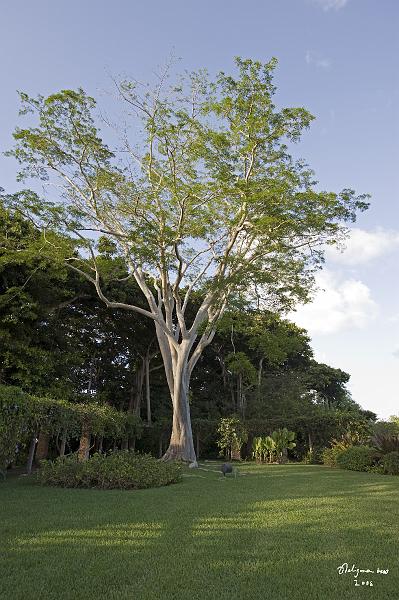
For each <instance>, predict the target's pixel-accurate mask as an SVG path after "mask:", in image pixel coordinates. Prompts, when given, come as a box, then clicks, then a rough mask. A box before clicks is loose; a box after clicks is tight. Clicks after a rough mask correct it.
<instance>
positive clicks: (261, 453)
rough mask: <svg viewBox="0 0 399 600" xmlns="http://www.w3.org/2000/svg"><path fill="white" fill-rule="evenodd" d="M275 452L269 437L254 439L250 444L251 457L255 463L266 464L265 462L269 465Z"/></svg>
mask: <svg viewBox="0 0 399 600" xmlns="http://www.w3.org/2000/svg"><path fill="white" fill-rule="evenodd" d="M275 451H276V445H275V442H274V440H273V438H272V437H270V435H266V436H264V437H256V438H254V441H253V444H252V456H253V458H255V460H256V461H257V462H266V460H267V461H268V462H269V463H271V462H272V460H273V456H274V454H275Z"/></svg>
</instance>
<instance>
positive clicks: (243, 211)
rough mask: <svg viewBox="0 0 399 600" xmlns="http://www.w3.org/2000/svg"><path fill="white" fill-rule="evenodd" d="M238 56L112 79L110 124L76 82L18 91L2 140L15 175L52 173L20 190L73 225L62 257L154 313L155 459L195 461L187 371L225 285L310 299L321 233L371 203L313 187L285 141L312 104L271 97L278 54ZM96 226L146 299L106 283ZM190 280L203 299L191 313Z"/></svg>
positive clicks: (24, 205)
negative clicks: (161, 394) (44, 191)
mask: <svg viewBox="0 0 399 600" xmlns="http://www.w3.org/2000/svg"><path fill="white" fill-rule="evenodd" d="M236 67H237V70H236V74H235V75H227V74H225V73H220V74H219V75H218V76H217V77H216V79H215V80H213V81H211V80H210V79H209V77H208V76H207V74H206V73H203V72H201V73H197V74H191V75H189V76H186V77H185V78H183V79H182V80H181V81H179V83H178V84H177V85H173V86H169V85H166V83H165V78H164V77H162V78H161V83H160V85H159V86H156V88H155V89H154V90H153V91H150V89H149V88H148V87H147V88H146V87H145V88H142V87H141V85H140V84H138V83H136V82H131V81H121V82H116V89H117V93H118V96H119V99H120V100H121V101H122V102H123V103H124V106H125V108H126V109H127V110H126V111H125V113H124V123H123V125H122V126H121V127H120V128H119V129H118V127H116V126H115V122H114V120H110V119H108V120H106V119H102V121H101V119H100V121H99V120H98V117H97V115H96V103H95V101H94V99H93V98H91V97H89V96H88V95H86V93H85V92H84V91H83V90H78V91H71V90H63V91H61V92H59V93H56V94H54V95H52V96H49V97H48V98H44V97H38V98H30V97H29V96H28V95H26V94H21V100H22V111H21V112H22V113H33V114H32V115H31V116H30V118H31V119H33V122H34V125H33V126H32V127H29V128H26V129H17V130H16V132H15V140H16V146H15V148H14V150H13V151H12V152H11V154H13V155H14V156H15V157H16V158H17V160H18V161H19V162H20V163H21V164H22V167H23V168H22V171H21V177H22V178H26V177H34V178H35V177H36V178H41V179H44V180H47V182H48V183H54V184H55V185H56V188H54V189H55V191H54V192H53V193H54V196H53V197H51V201H48V200H44V199H42V198H39V197H38V196H36V197H35V195H34V194H32V193H21V194H19V195H18V196H17V204H18V205H19V207H20V209H21V210H24V211H25V214H29V216H30V218H32V220H33V221H35V222H36V223H37V225H38V226H39V227H44V228H45V227H47V226H49V225H50V224H51V226H57V227H58V228H59V230H61V231H68V233H71V232H72V233H73V234H74V235H75V237H76V239H77V240H78V241H80V245H81V248H82V250H81V253H80V254H77V253H76V252H75V253H74V254H73V255H71V256H66V257H65V260H66V262H67V263H68V264H69V265H70V267H71V268H72V269H74V270H75V271H77V272H79V273H80V274H81V275H83V276H84V277H86V279H88V280H89V281H90V282H91V283H92V284H93V285H94V286H95V288H96V290H97V293H98V295H99V297H100V298H101V300H103V302H104V303H105V304H106V305H107V306H108V307H110V308H124V309H126V310H131V311H136V312H138V313H140V314H142V315H145V316H147V317H148V318H150V319H152V320H153V322H154V324H155V330H156V335H157V338H158V344H159V347H160V351H161V354H162V358H163V363H164V367H165V373H166V378H167V382H168V386H169V390H170V395H171V400H172V404H173V427H172V434H171V439H170V445H169V448H168V450H167V452H166V454H165V457H164V458H165V459H172V458H181V459H184V460H187V461H189V462H190V463H192V464H193V465H195V464H196V456H195V451H194V446H193V440H192V431H191V422H190V406H189V397H188V390H189V384H190V376H191V373H192V371H193V369H194V367H195V365H196V363H197V361H198V359H199V357H200V356H201V353H202V352H203V350H204V348H205V347H206V346H207V345H208V344H210V342H211V341H212V338H213V336H214V334H215V328H216V325H217V322H218V320H219V319H220V317H221V316H222V314H223V312H224V310H225V308H226V306H227V305H228V304H229V302H230V300H231V298H233V297H234V298H235V299H237V297H239V296H240V295H242V296H245V298H246V299H247V300H248V299H250V298H255V297H257V298H258V300H259V298H261V299H262V300H263V301H264V302H266V303H267V305H268V306H269V307H281V308H287V307H289V306H292V305H293V304H294V303H295V302H297V301H298V299H300V300H305V299H306V298H307V297H308V294H309V291H310V289H311V284H312V281H313V272H314V270H315V269H316V268H317V267H318V266H320V264H321V262H322V258H323V246H324V245H325V244H326V243H334V242H335V241H337V239H338V238H339V237H340V235H341V234H342V232H343V231H344V230H343V226H342V224H343V223H344V222H345V221H354V220H355V215H356V211H357V210H358V209H360V210H362V209H365V208H366V207H367V204H366V202H365V196H356V195H355V193H354V191H353V190H350V189H344V190H343V191H342V192H341V193H338V194H337V193H333V192H326V191H320V190H319V189H318V188H317V187H316V182H315V181H314V175H313V172H312V171H311V170H310V169H309V167H308V166H307V165H306V164H305V163H304V161H302V160H294V159H293V158H292V156H291V155H290V154H289V153H288V147H287V144H288V143H290V142H297V141H298V140H299V139H300V136H301V133H302V131H303V130H304V129H306V128H307V127H308V126H309V124H310V122H311V121H312V119H313V117H312V115H311V114H310V113H309V112H308V111H306V110H305V109H304V108H283V109H277V108H276V106H275V105H274V104H273V95H274V92H275V87H274V86H273V82H272V78H273V71H274V69H275V67H276V60H275V59H273V60H271V61H270V62H269V63H267V64H262V63H261V62H256V61H252V60H242V59H236ZM100 123H102V126H103V125H106V124H108V125H111V129H112V136H111V137H110V138H109V139H110V140H114V139H115V133H116V134H117V135H118V136H119V137H118V139H119V142H117V143H115V142H113V147H112V149H111V148H110V145H109V144H110V143H111V142H109V144H108V145H106V144H105V142H104V141H103V139H102V137H101V135H103V134H100V130H99V126H100ZM130 125H131V126H132V127H130ZM132 129H133V133H132ZM114 146H115V148H114ZM99 233H101V234H102V235H105V236H107V237H109V238H110V239H111V240H112V241H113V242H114V243H115V244H116V246H117V248H118V252H119V253H120V254H121V255H123V257H124V259H125V261H126V262H127V264H128V266H129V276H130V277H134V279H135V280H136V282H137V283H138V285H139V287H140V289H141V291H142V293H143V297H144V299H145V301H146V306H145V307H144V306H141V305H138V304H131V303H129V302H119V301H115V300H114V299H113V298H111V297H108V296H107V295H106V294H105V293H104V290H103V287H102V272H101V263H100V261H98V259H97V254H96V250H95V244H94V241H93V239H94V240H95V236H96V235H99ZM87 257H89V258H90V266H89V268H88V267H87V265H88V262H87ZM153 290H155V291H153ZM196 290H200V291H201V294H202V295H203V299H202V302H201V304H200V305H199V307H198V309H197V310H196V312H195V314H194V316H193V317H188V315H189V314H190V312H189V311H188V310H187V307H188V306H189V304H190V302H191V298H192V295H193V294H194V293H195V291H196Z"/></svg>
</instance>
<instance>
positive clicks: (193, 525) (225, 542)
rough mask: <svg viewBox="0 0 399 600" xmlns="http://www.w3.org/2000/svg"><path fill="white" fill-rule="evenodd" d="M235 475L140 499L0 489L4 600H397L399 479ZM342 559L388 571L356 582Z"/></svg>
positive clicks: (311, 472) (289, 468)
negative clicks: (363, 583)
mask: <svg viewBox="0 0 399 600" xmlns="http://www.w3.org/2000/svg"><path fill="white" fill-rule="evenodd" d="M205 466H206V468H207V469H213V468H216V465H215V464H210V463H208V464H206V465H205ZM239 471H240V475H239V476H238V477H237V478H236V479H234V478H233V477H230V478H227V477H226V478H223V477H222V476H221V475H220V474H219V473H216V472H214V471H209V470H206V471H205V470H198V471H195V472H194V471H189V470H187V471H186V475H185V477H184V480H183V482H182V483H180V484H177V485H172V486H169V487H164V488H157V489H149V490H139V491H115V490H113V491H98V490H77V489H65V490H64V489H58V488H44V487H39V486H38V485H37V484H35V482H34V479H32V478H27V477H15V478H10V479H8V480H7V481H6V482H5V483H0V515H1V518H0V598H2V599H3V598H4V599H6V600H14V599H15V600H19V599H21V600H22V599H24V600H25V599H26V600H36V599H37V600H38V599H39V598H40V599H45V600H52V599H54V600H55V599H68V600H69V599H70V600H72V599H73V600H76V599H80V598H82V599H84V600H94V599H96V600H99V599H105V598H106V599H110V600H124V599H137V600H157V599H159V600H161V599H162V600H172V599H173V600H189V599H192V600H196V599H198V600H200V599H201V600H224V599H226V600H227V599H228V600H235V599H240V600H241V599H243V600H249V599H259V600H263V599H270V600H296V599H298V600H299V599H301V600H302V599H304V600H306V599H309V600H316V599H317V600H330V599H331V600H335V599H337V600H338V599H339V600H347V599H349V600H350V599H352V598H373V599H378V600H380V599H381V600H390V599H392V600H398V599H399V570H398V566H399V536H398V533H399V531H398V528H399V477H396V478H395V477H390V476H381V475H374V474H368V473H355V472H350V471H340V470H335V469H330V468H328V467H319V466H304V465H285V466H277V465H272V466H256V465H241V466H240V467H239ZM344 562H348V563H349V564H350V565H352V564H353V563H355V564H356V565H357V566H358V567H360V568H364V569H366V568H369V569H372V570H376V569H377V568H378V567H379V568H383V569H389V573H388V574H387V575H377V574H374V575H373V574H369V575H368V576H367V575H362V574H360V575H359V577H358V580H359V581H360V582H361V581H362V579H363V580H366V579H371V580H372V582H373V584H374V585H373V587H372V588H371V587H365V586H362V587H355V586H354V581H353V577H352V576H351V575H350V574H346V575H338V573H337V567H338V566H339V565H341V564H342V563H344Z"/></svg>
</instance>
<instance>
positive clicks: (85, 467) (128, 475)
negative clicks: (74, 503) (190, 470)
mask: <svg viewBox="0 0 399 600" xmlns="http://www.w3.org/2000/svg"><path fill="white" fill-rule="evenodd" d="M38 479H39V481H40V483H42V484H44V485H56V486H59V487H80V488H82V487H83V488H100V489H103V490H109V489H126V490H129V489H141V488H149V487H159V486H162V485H169V484H171V483H177V482H178V481H180V480H181V466H180V465H179V464H177V463H166V462H161V461H159V460H157V459H156V458H154V457H153V456H151V455H149V454H133V453H132V452H128V451H120V452H113V453H111V454H109V455H104V454H94V456H92V458H89V459H88V460H87V461H84V462H79V461H78V459H77V456H76V455H73V456H69V457H66V458H57V459H56V460H55V461H54V462H51V461H42V463H41V469H40V471H39V473H38Z"/></svg>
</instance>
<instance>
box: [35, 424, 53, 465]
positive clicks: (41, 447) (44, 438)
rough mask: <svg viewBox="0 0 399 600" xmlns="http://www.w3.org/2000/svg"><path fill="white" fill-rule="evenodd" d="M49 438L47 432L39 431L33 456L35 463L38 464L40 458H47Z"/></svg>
mask: <svg viewBox="0 0 399 600" xmlns="http://www.w3.org/2000/svg"><path fill="white" fill-rule="evenodd" d="M49 439H50V436H49V435H48V433H43V431H41V432H40V433H39V439H38V442H37V447H36V457H35V462H36V464H39V462H40V461H41V460H45V459H46V458H47V454H48V444H49Z"/></svg>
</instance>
